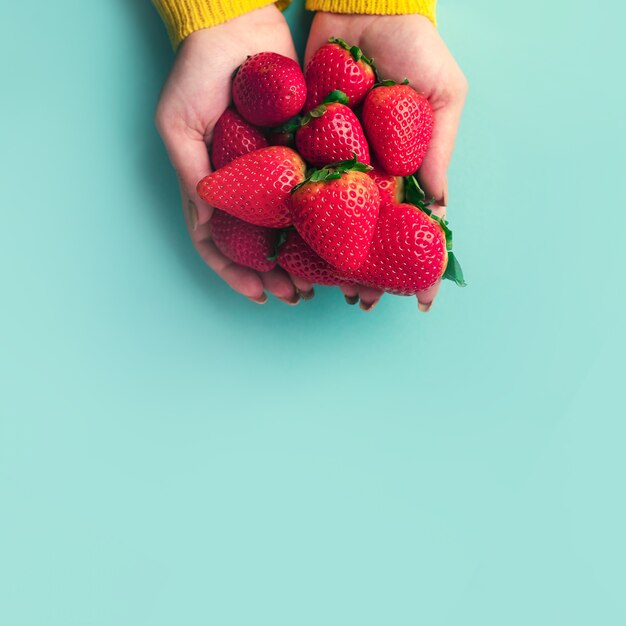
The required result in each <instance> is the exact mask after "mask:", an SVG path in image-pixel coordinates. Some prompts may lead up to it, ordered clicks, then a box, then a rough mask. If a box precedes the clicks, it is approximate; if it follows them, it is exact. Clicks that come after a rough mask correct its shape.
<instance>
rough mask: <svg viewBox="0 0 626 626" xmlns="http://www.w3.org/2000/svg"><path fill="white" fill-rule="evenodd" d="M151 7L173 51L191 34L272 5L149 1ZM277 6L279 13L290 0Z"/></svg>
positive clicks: (244, 0)
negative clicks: (152, 5) (158, 16)
mask: <svg viewBox="0 0 626 626" xmlns="http://www.w3.org/2000/svg"><path fill="white" fill-rule="evenodd" d="M152 3H153V4H154V6H155V7H156V9H157V11H158V12H159V14H160V15H161V18H162V19H163V22H165V27H166V28H167V34H168V35H169V36H170V40H171V42H172V46H174V49H176V48H177V47H178V46H179V44H180V42H181V41H182V40H183V39H184V38H185V37H186V36H187V35H189V34H191V33H193V32H194V31H196V30H200V29H201V28H209V27H211V26H216V25H217V24H221V23H222V22H227V21H228V20H232V19H233V18H235V17H239V16H240V15H243V14H244V13H248V12H249V11H253V10H254V9H260V8H261V7H265V6H267V5H269V4H274V0H152ZM276 4H277V6H278V7H279V8H281V9H282V8H284V7H286V6H287V5H288V4H289V0H280V1H279V2H278V3H276Z"/></svg>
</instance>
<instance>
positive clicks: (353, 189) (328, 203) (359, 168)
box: [291, 157, 380, 270]
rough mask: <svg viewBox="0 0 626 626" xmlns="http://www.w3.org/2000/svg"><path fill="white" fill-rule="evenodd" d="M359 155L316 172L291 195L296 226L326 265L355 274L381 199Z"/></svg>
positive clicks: (373, 225)
mask: <svg viewBox="0 0 626 626" xmlns="http://www.w3.org/2000/svg"><path fill="white" fill-rule="evenodd" d="M369 168H370V166H369V165H366V164H364V163H358V162H357V160H356V157H354V158H353V159H352V160H350V161H342V162H340V163H334V164H332V165H329V166H326V167H324V168H322V169H320V170H314V171H313V173H312V174H311V175H310V176H309V178H308V179H307V180H306V181H305V182H303V183H301V184H300V185H297V186H296V187H295V188H294V189H293V191H292V195H291V214H292V218H293V223H294V226H295V227H296V230H297V231H298V233H300V235H301V236H302V238H303V239H304V240H305V241H306V242H307V243H308V244H309V245H310V246H311V248H313V250H315V252H317V254H319V255H320V256H321V257H322V258H323V259H324V260H325V261H327V262H328V263H330V264H331V265H333V266H334V267H336V268H339V269H341V270H355V269H356V268H358V267H359V266H360V265H361V263H363V261H364V260H365V257H366V256H367V253H368V251H369V247H370V244H371V242H372V237H373V236H374V230H375V228H376V218H377V216H378V207H379V205H380V196H379V194H378V189H377V188H376V184H375V183H374V181H373V180H372V179H371V178H370V177H369V176H368V175H367V174H365V173H364V172H367V171H368V170H369Z"/></svg>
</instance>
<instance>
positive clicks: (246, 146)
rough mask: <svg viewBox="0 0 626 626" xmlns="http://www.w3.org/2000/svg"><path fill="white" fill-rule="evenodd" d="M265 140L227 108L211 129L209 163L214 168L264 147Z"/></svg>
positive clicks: (259, 133)
mask: <svg viewBox="0 0 626 626" xmlns="http://www.w3.org/2000/svg"><path fill="white" fill-rule="evenodd" d="M266 146H267V140H266V139H265V137H264V136H263V135H262V134H261V131H260V130H258V129H256V128H255V127H254V126H251V125H250V124H248V122H246V121H245V120H244V119H243V118H242V117H241V115H239V113H237V111H235V110H234V109H231V108H228V109H226V110H225V111H224V113H222V115H221V116H220V119H219V120H217V124H215V128H214V130H213V143H212V145H211V163H213V167H214V168H215V169H219V168H220V167H224V165H226V164H227V163H230V162H231V161H232V160H233V159H236V158H237V157H238V156H241V155H242V154H248V152H252V151H253V150H258V149H259V148H265V147H266Z"/></svg>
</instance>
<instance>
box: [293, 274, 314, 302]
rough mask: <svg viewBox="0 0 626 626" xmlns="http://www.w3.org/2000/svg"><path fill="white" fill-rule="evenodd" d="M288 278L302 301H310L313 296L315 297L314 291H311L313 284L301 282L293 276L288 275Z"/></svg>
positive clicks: (300, 279) (305, 281)
mask: <svg viewBox="0 0 626 626" xmlns="http://www.w3.org/2000/svg"><path fill="white" fill-rule="evenodd" d="M289 278H291V282H292V283H293V284H294V285H295V287H296V289H297V290H298V293H299V294H300V297H301V298H302V299H303V300H311V298H313V296H315V289H313V283H310V282H309V281H308V280H303V279H302V278H299V277H298V276H294V275H293V274H289Z"/></svg>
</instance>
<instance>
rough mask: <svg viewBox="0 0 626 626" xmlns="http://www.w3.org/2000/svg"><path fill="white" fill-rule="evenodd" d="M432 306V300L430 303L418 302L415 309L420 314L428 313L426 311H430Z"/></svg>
mask: <svg viewBox="0 0 626 626" xmlns="http://www.w3.org/2000/svg"><path fill="white" fill-rule="evenodd" d="M432 305H433V303H432V300H431V301H430V302H420V301H419V300H418V301H417V308H418V309H419V310H420V311H421V312H422V313H428V311H430V307H431V306H432Z"/></svg>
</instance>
